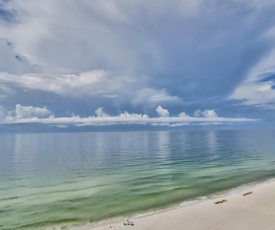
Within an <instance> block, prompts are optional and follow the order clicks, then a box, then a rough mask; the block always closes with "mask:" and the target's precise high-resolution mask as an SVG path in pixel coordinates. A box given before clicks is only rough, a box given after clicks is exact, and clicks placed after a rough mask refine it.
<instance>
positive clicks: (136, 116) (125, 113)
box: [119, 111, 149, 119]
mask: <svg viewBox="0 0 275 230" xmlns="http://www.w3.org/2000/svg"><path fill="white" fill-rule="evenodd" d="M119 117H125V118H146V119H147V118H149V116H148V115H147V114H135V113H128V112H127V111H125V112H123V113H121V114H119Z"/></svg>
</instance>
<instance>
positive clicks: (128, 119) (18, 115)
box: [0, 104, 256, 128]
mask: <svg viewBox="0 0 275 230" xmlns="http://www.w3.org/2000/svg"><path fill="white" fill-rule="evenodd" d="M156 111H157V113H158V115H159V117H149V116H148V115H147V114H135V113H128V112H127V111H125V112H122V113H120V114H118V115H115V116H110V115H109V114H107V113H106V112H104V110H103V108H102V107H101V108H98V109H97V110H96V111H95V114H96V116H88V117H80V116H77V115H73V116H70V117H55V116H54V114H53V113H52V112H51V111H49V110H48V109H47V108H46V107H44V108H38V107H32V106H22V105H19V104H18V105H16V108H15V110H13V111H8V110H7V109H5V108H3V107H1V108H0V119H1V120H0V121H1V124H6V125H11V124H45V125H56V126H57V127H59V126H60V125H62V128H64V125H65V126H102V125H109V126H111V125H151V126H170V127H176V126H184V125H189V124H214V125H215V124H225V123H238V122H251V121H256V120H253V119H246V118H225V117H218V115H217V114H216V113H215V112H214V111H213V110H207V111H201V113H200V114H197V115H196V116H194V117H192V116H187V115H185V116H183V114H184V113H183V112H182V113H180V114H179V115H178V116H177V117H170V116H169V111H168V110H167V109H164V108H162V107H161V106H158V107H157V109H156ZM209 113H211V114H212V113H215V116H205V114H209Z"/></svg>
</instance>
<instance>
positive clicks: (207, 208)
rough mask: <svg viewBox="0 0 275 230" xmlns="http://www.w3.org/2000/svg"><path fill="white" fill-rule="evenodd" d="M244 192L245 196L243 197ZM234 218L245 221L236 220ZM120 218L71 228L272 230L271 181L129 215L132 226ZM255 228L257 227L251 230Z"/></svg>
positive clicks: (274, 196)
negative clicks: (126, 224)
mask: <svg viewBox="0 0 275 230" xmlns="http://www.w3.org/2000/svg"><path fill="white" fill-rule="evenodd" d="M250 192H251V193H250ZM245 193H248V194H247V195H245V196H243V194H245ZM270 198H272V199H270ZM267 200H268V201H269V202H267ZM221 201H224V202H221ZM217 202H220V203H217ZM215 203H216V204H215ZM252 204H253V205H252ZM263 204H266V205H263ZM234 213H236V214H234ZM238 215H241V216H243V217H245V218H244V219H242V218H238ZM122 218H123V217H117V218H114V219H109V220H104V221H101V222H98V223H91V224H87V225H82V226H77V227H76V226H75V227H74V229H78V230H106V229H133V230H142V229H152V230H155V229H158V230H161V229H163V230H164V229H202V230H204V229H212V228H214V229H240V230H241V229H251V227H253V229H275V178H271V179H269V180H266V181H263V182H258V183H257V182H255V183H250V184H246V185H242V186H239V187H237V188H233V189H231V190H227V191H224V192H217V193H214V194H211V195H209V196H207V197H198V198H197V199H196V200H193V201H185V202H182V203H180V204H178V205H174V206H172V207H170V208H166V209H160V210H156V211H152V212H145V213H142V214H136V215H133V216H130V217H129V220H130V221H132V222H133V223H134V226H125V225H123V223H124V221H125V219H126V218H125V219H122ZM225 220H226V221H225ZM224 221H225V222H224ZM219 223H223V224H219ZM219 225H220V226H219ZM257 225H258V226H259V228H255V226H257ZM264 225H265V226H264ZM215 226H216V227H215ZM183 227H184V228H183Z"/></svg>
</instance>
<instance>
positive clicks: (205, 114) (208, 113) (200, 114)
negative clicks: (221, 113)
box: [194, 109, 218, 118]
mask: <svg viewBox="0 0 275 230" xmlns="http://www.w3.org/2000/svg"><path fill="white" fill-rule="evenodd" d="M194 117H205V118H210V117H218V115H217V113H216V112H215V111H214V110H204V111H202V110H200V109H197V110H196V111H195V112H194Z"/></svg>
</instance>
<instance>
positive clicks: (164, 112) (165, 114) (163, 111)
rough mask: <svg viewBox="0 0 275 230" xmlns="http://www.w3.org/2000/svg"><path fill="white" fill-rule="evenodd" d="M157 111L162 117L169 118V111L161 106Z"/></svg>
mask: <svg viewBox="0 0 275 230" xmlns="http://www.w3.org/2000/svg"><path fill="white" fill-rule="evenodd" d="M156 111H157V113H158V115H159V116H160V117H169V111H168V110H167V109H164V108H162V107H161V106H158V107H157V109H156Z"/></svg>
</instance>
